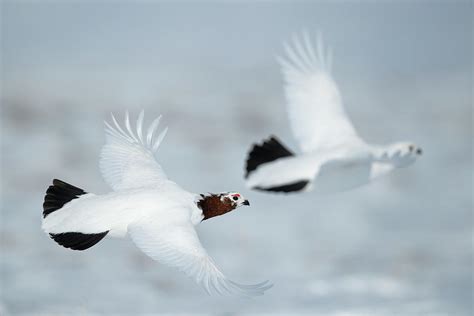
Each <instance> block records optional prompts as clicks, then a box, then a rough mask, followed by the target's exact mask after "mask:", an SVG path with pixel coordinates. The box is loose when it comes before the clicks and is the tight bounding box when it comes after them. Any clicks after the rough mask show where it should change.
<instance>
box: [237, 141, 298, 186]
mask: <svg viewBox="0 0 474 316" xmlns="http://www.w3.org/2000/svg"><path fill="white" fill-rule="evenodd" d="M290 156H294V154H293V153H292V152H291V151H289V150H288V149H287V148H286V147H285V146H283V144H282V143H281V142H280V141H279V140H278V139H277V138H276V137H275V136H271V137H270V138H269V139H267V140H264V141H263V144H261V145H258V144H255V145H254V146H253V148H252V150H251V151H250V153H249V155H248V158H247V163H246V168H245V170H246V173H245V178H248V176H249V175H250V173H252V172H253V171H254V170H256V169H257V168H258V166H260V165H262V164H265V163H269V162H272V161H275V160H277V159H279V158H283V157H290Z"/></svg>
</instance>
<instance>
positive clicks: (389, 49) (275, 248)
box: [0, 2, 473, 315]
mask: <svg viewBox="0 0 474 316" xmlns="http://www.w3.org/2000/svg"><path fill="white" fill-rule="evenodd" d="M471 9H472V4H469V3H467V2H466V4H462V3H457V4H453V5H451V4H448V3H445V4H421V3H420V4H413V3H408V2H407V3H401V4H396V3H391V4H389V3H385V4H379V5H377V4H364V5H362V4H342V3H339V4H334V5H329V4H318V3H315V4H303V3H300V4H298V5H292V4H289V3H287V4H272V3H259V4H252V3H245V4H226V5H215V4H214V5H200V4H192V5H191V4H187V5H185V4H181V5H171V4H159V3H148V2H145V3H142V2H138V3H133V2H130V3H128V4H113V3H107V2H104V3H92V2H85V3H75V4H60V3H48V4H45V3H26V2H23V3H22V2H19V3H14V2H2V54H1V55H2V56H1V57H2V100H1V103H2V122H1V128H2V130H1V140H2V144H1V146H2V147H1V152H2V205H1V206H2V213H1V215H2V216H1V239H0V245H1V257H0V264H1V280H0V282H1V283H0V288H1V293H0V314H1V315H10V314H11V315H17V314H60V313H62V314H94V313H101V314H126V315H136V314H154V313H178V312H181V313H210V312H214V313H225V312H231V313H236V314H260V313H274V312H280V313H287V314H298V313H308V314H311V315H367V314H374V315H410V314H413V315H467V314H470V312H471V308H472V302H471V300H472V284H471V280H472V232H473V230H472V213H471V212H472V196H471V194H472V182H471V181H472V86H473V85H472V17H471V15H470V12H471ZM303 28H306V29H308V30H309V31H313V30H314V31H316V30H317V29H318V28H320V29H322V31H323V32H324V37H325V41H326V42H327V43H328V44H330V45H331V46H332V48H333V51H334V57H335V58H334V67H333V68H334V73H335V77H336V80H337V81H338V83H339V84H340V86H341V91H342V93H343V97H344V102H345V104H346V107H347V111H348V113H349V116H350V117H351V119H352V120H353V121H354V125H355V126H356V128H357V130H358V131H360V133H361V135H362V136H363V137H364V138H365V139H367V140H368V141H371V142H376V143H377V142H379V143H384V142H390V141H394V140H400V139H407V140H413V141H415V142H416V143H418V144H420V145H421V146H422V147H423V149H424V155H423V157H421V159H420V160H419V161H418V162H417V163H416V164H415V165H414V166H412V167H410V168H407V169H404V170H399V171H398V172H396V173H395V174H393V175H391V176H389V177H387V178H384V179H381V180H380V181H377V182H375V183H372V184H370V185H368V186H366V187H362V188H359V189H357V190H354V191H351V192H346V193H343V194H337V195H332V196H327V197H316V196H314V195H311V194H303V195H292V196H282V195H267V194H261V193H258V192H251V191H248V190H246V189H245V186H244V182H243V179H242V176H243V165H244V159H245V156H246V152H247V150H248V148H249V146H250V144H251V143H252V142H256V141H260V140H261V139H262V138H264V137H266V136H268V135H269V134H271V133H278V135H279V137H280V138H282V139H283V140H284V141H285V143H288V144H289V145H290V146H291V147H292V148H293V149H296V146H295V142H294V140H293V139H292V137H291V134H290V131H289V128H288V123H287V121H286V114H285V109H284V97H283V91H282V82H281V78H280V73H279V69H278V65H277V63H276V62H275V60H274V56H275V55H276V54H278V53H281V49H282V47H281V41H282V40H285V39H287V38H288V37H289V36H290V35H291V33H293V32H299V31H300V30H301V29H303ZM141 108H145V110H146V114H147V117H148V118H151V117H154V116H156V115H158V114H160V113H161V114H163V122H164V123H165V124H166V125H168V126H169V127H170V130H169V133H168V135H167V137H166V139H165V140H164V142H163V144H162V146H161V148H160V150H159V152H158V157H159V160H160V163H161V164H162V166H163V168H164V169H165V171H166V173H167V174H168V175H169V176H170V177H171V178H172V179H174V180H176V181H177V182H178V183H180V184H181V185H182V186H183V187H185V188H187V189H189V190H191V191H194V192H208V191H210V192H219V191H230V190H235V191H240V192H241V193H242V194H244V195H245V196H246V198H248V199H249V200H250V202H251V207H250V208H242V209H239V210H237V211H236V212H233V213H231V214H228V215H226V216H222V217H219V218H215V219H212V220H210V221H208V222H204V223H203V224H202V225H201V226H200V227H199V228H198V229H199V232H200V236H201V240H202V243H203V244H204V245H205V247H206V248H207V249H208V251H209V253H210V254H211V255H212V256H213V257H214V259H215V261H216V262H217V263H218V264H219V266H220V267H221V268H222V269H223V270H224V271H225V273H226V274H227V275H228V276H229V277H230V278H232V279H235V280H236V281H240V282H252V281H255V280H258V279H262V280H263V279H270V280H271V281H272V282H274V284H275V286H274V288H272V289H271V290H270V291H269V292H268V293H267V294H266V295H265V296H264V297H262V298H259V299H256V300H252V301H244V302H243V301H241V300H235V299H231V298H215V297H208V296H206V295H205V293H203V292H202V291H201V289H200V288H198V287H197V286H195V285H194V284H193V283H192V282H190V281H189V280H188V279H187V278H186V277H185V276H183V275H181V273H179V272H177V271H175V270H172V269H168V268H166V267H164V266H162V265H160V264H158V263H156V262H153V261H152V260H151V259H149V258H148V257H146V256H145V255H143V254H142V253H141V252H140V251H139V250H138V249H137V248H136V247H135V246H134V245H133V244H132V242H131V241H130V240H117V239H107V240H104V241H102V242H101V243H100V244H98V245H97V246H95V247H93V248H91V249H90V250H88V251H85V252H73V251H69V250H66V249H62V248H60V247H58V246H57V245H56V244H55V243H54V242H53V241H51V240H50V239H49V238H48V237H47V236H46V235H45V234H44V233H43V232H42V231H41V229H40V222H41V212H42V207H41V204H42V199H43V195H44V192H45V190H46V188H47V186H48V185H49V184H50V182H51V180H52V179H53V178H55V177H56V178H59V179H62V180H64V181H67V182H70V183H72V184H74V185H77V186H79V187H81V188H83V189H85V190H87V191H91V192H96V193H102V192H106V191H108V190H109V188H108V187H107V186H106V184H105V183H104V181H103V180H102V179H101V178H100V174H99V171H98V154H99V151H100V147H101V145H102V144H103V142H104V135H103V120H104V119H106V118H107V115H108V113H109V112H111V111H113V112H114V113H117V114H118V115H121V114H122V113H123V112H124V110H125V109H129V110H130V111H131V112H132V113H135V115H136V114H138V111H139V109H141Z"/></svg>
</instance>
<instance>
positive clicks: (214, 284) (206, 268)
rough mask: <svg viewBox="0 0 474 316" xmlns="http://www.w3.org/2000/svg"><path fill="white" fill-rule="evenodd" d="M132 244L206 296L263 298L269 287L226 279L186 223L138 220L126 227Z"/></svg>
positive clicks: (189, 225)
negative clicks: (190, 280)
mask: <svg viewBox="0 0 474 316" xmlns="http://www.w3.org/2000/svg"><path fill="white" fill-rule="evenodd" d="M128 232H129V234H130V237H131V238H132V240H133V242H134V243H135V244H136V245H137V247H138V248H140V250H141V251H143V252H144V253H145V254H147V255H148V256H150V257H151V258H152V259H154V260H156V261H159V262H160V263H162V264H165V265H167V266H171V267H175V268H177V269H178V270H180V271H182V272H184V273H185V274H186V275H187V276H189V277H190V278H191V279H193V280H194V281H195V282H196V283H197V284H199V285H200V286H202V287H203V288H204V289H205V290H206V291H207V292H208V293H209V294H220V295H225V294H232V295H240V296H256V295H263V293H264V291H265V290H267V289H269V288H270V287H272V285H271V284H268V281H266V282H263V283H260V284H255V285H241V284H238V283H235V282H233V281H231V280H229V279H227V278H226V277H225V276H224V274H223V273H222V272H221V271H220V270H219V268H217V266H216V265H215V264H214V262H213V260H212V259H211V258H210V257H209V256H208V254H207V253H206V250H205V249H204V248H203V247H202V246H201V243H200V241H199V238H198V236H197V234H196V231H195V230H194V226H193V225H192V224H191V223H190V222H189V221H182V222H179V223H176V222H175V223H173V224H169V223H163V222H158V221H154V220H149V219H147V220H141V221H140V222H137V223H135V224H131V225H129V227H128Z"/></svg>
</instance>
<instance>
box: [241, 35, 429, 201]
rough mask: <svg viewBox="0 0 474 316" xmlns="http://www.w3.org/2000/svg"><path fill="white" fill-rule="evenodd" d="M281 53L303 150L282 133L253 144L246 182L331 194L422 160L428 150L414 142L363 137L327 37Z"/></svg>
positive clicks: (299, 42)
mask: <svg viewBox="0 0 474 316" xmlns="http://www.w3.org/2000/svg"><path fill="white" fill-rule="evenodd" d="M285 51H286V57H283V58H279V62H280V65H281V68H282V73H283V77H284V80H285V95H286V100H287V113H288V116H289V121H290V127H291V130H292V132H293V135H294V137H295V139H296V141H297V143H298V145H299V147H300V149H301V152H302V153H301V154H298V155H295V154H294V153H292V152H291V151H290V150H288V149H287V148H286V147H285V146H284V145H283V144H282V143H281V142H280V141H279V140H278V139H277V138H276V137H274V136H272V137H269V138H268V139H266V140H264V141H263V143H262V144H255V145H253V147H252V149H251V151H250V153H249V155H248V158H247V161H246V175H245V178H246V183H247V186H248V187H250V188H252V189H255V190H263V191H270V192H299V191H310V190H313V191H315V192H318V193H331V192H338V191H344V190H348V189H351V188H354V187H357V186H360V185H363V184H366V183H368V182H370V181H371V180H373V179H375V178H378V177H380V176H382V175H385V174H388V173H390V172H391V171H393V170H394V169H396V168H400V167H406V166H408V165H411V164H412V163H414V162H415V161H416V159H417V158H418V156H420V155H421V153H422V150H421V148H420V147H418V146H416V145H415V144H414V143H412V142H397V143H393V144H391V145H388V146H378V145H370V144H367V143H366V142H365V141H364V140H363V139H361V138H360V137H359V136H358V135H357V133H356V131H355V129H354V127H353V126H352V124H351V122H350V120H349V118H348V117H347V115H346V113H345V110H344V106H343V103H342V99H341V96H340V94H339V89H338V87H337V85H336V83H335V81H334V80H333V78H332V76H331V63H332V57H331V52H330V50H329V49H327V50H326V49H324V47H323V44H322V40H321V36H318V40H317V47H316V49H314V48H313V46H312V44H311V42H310V40H309V37H308V35H307V34H306V33H303V35H302V36H300V37H299V38H298V37H294V38H293V44H292V45H287V44H285Z"/></svg>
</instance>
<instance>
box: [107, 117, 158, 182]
mask: <svg viewBox="0 0 474 316" xmlns="http://www.w3.org/2000/svg"><path fill="white" fill-rule="evenodd" d="M143 117H144V112H143V111H142V112H140V115H139V116H138V119H137V124H136V132H133V130H132V127H131V125H130V119H129V116H128V112H127V113H126V114H125V122H124V124H125V128H122V127H121V126H120V125H119V124H118V123H117V120H116V119H115V117H114V116H113V115H112V122H113V125H114V126H112V124H109V123H107V122H105V132H106V143H105V145H104V146H103V147H102V151H101V153H100V162H99V166H100V171H101V173H102V176H103V177H104V180H105V181H106V182H107V183H108V184H109V185H110V186H111V187H112V189H113V190H115V191H117V190H122V189H131V188H139V187H144V186H150V185H155V184H158V183H160V182H162V181H166V180H167V177H166V174H165V173H164V172H163V170H162V169H161V167H160V165H159V164H158V162H157V161H156V159H155V157H154V153H155V152H156V151H157V149H158V147H159V145H160V143H161V141H162V140H163V137H164V136H165V134H166V131H167V129H165V130H164V131H163V132H161V134H159V136H158V137H156V138H155V131H156V128H157V127H158V123H159V122H160V118H161V116H160V117H158V118H156V119H155V120H154V121H153V123H151V125H150V126H149V128H148V131H147V133H146V138H145V137H144V135H143V133H142V128H143Z"/></svg>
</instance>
